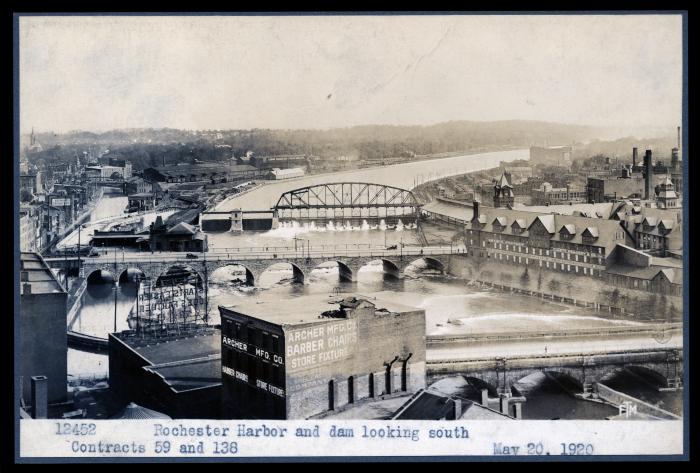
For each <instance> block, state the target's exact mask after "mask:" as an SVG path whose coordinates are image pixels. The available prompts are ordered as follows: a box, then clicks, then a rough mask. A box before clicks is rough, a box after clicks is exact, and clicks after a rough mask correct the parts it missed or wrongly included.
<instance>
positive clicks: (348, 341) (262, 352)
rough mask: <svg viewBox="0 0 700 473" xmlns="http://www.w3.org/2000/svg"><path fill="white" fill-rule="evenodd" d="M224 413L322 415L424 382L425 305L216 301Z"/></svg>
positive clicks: (353, 299) (357, 300) (350, 299)
mask: <svg viewBox="0 0 700 473" xmlns="http://www.w3.org/2000/svg"><path fill="white" fill-rule="evenodd" d="M219 311H220V313H221V334H222V338H221V356H222V359H221V370H222V383H223V409H224V417H226V418H232V419H236V418H257V419H307V418H317V417H324V416H326V415H329V414H334V413H337V412H338V411H341V410H344V409H348V408H350V407H354V406H356V405H357V404H359V403H362V402H370V401H374V400H377V399H387V398H391V397H395V396H405V395H406V394H407V393H411V392H415V391H417V390H418V389H422V388H424V387H425V311H424V310H423V309H419V308H416V307H410V306H406V305H402V304H397V303H393V302H389V301H384V300H381V299H376V298H374V297H369V296H363V295H360V294H353V295H336V296H331V297H329V296H323V295H317V296H309V297H304V298H291V299H287V300H279V301H275V302H274V303H271V302H260V303H258V302H255V301H250V302H249V301H246V302H243V303H241V304H237V305H235V306H231V307H223V306H220V307H219Z"/></svg>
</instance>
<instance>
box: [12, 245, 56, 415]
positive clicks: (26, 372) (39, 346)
mask: <svg viewBox="0 0 700 473" xmlns="http://www.w3.org/2000/svg"><path fill="white" fill-rule="evenodd" d="M67 304H68V293H67V292H66V290H65V288H64V287H63V286H62V285H61V283H60V282H59V281H58V279H57V278H56V276H54V274H53V272H52V271H51V268H49V266H48V265H47V264H46V261H44V259H43V258H42V257H41V255H39V253H25V252H22V253H21V254H20V297H19V309H20V314H19V324H20V339H19V344H20V348H21V353H22V357H21V358H20V360H19V361H20V363H19V371H18V373H17V374H18V375H19V376H20V382H21V383H22V397H23V399H24V400H25V402H30V398H31V381H30V378H31V377H33V376H45V377H46V378H48V379H47V384H48V392H47V393H46V395H47V398H46V399H44V401H46V400H48V402H50V403H56V402H65V400H66V397H67V391H68V387H67V386H68V385H67V376H68V375H67V371H68V358H67V346H68V340H67V336H66V313H67V312H68V306H67Z"/></svg>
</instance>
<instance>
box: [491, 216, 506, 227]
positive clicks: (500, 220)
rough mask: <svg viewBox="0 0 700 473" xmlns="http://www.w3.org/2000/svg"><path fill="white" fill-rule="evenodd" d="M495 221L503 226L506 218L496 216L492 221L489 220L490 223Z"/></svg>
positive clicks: (492, 223)
mask: <svg viewBox="0 0 700 473" xmlns="http://www.w3.org/2000/svg"><path fill="white" fill-rule="evenodd" d="M496 222H498V225H500V226H502V227H505V226H506V223H508V220H507V219H506V218H505V217H496V218H494V219H493V222H491V225H494V224H496Z"/></svg>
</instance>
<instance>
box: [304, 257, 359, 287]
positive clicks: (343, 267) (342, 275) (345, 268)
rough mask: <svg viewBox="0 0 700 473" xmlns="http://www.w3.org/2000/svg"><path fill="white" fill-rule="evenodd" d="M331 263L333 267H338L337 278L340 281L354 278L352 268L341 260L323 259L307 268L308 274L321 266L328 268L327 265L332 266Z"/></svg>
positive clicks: (349, 280)
mask: <svg viewBox="0 0 700 473" xmlns="http://www.w3.org/2000/svg"><path fill="white" fill-rule="evenodd" d="M332 265H335V267H337V268H338V279H339V280H341V281H347V282H351V281H352V280H353V279H354V278H355V276H356V275H355V272H354V271H353V269H352V268H351V267H350V265H349V264H348V263H346V262H344V261H342V260H328V261H324V262H322V263H319V264H317V265H315V266H313V267H310V268H309V275H311V273H312V272H313V271H316V270H319V269H321V268H324V267H325V268H328V267H333V266H332Z"/></svg>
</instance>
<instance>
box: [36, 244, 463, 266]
mask: <svg viewBox="0 0 700 473" xmlns="http://www.w3.org/2000/svg"><path fill="white" fill-rule="evenodd" d="M222 250H223V249H222ZM222 250H218V249H217V250H216V251H212V252H206V253H186V252H155V253H147V252H129V253H122V254H121V255H118V256H117V257H116V262H118V263H125V262H141V263H148V262H193V261H204V260H205V259H206V260H207V261H222V260H278V259H302V258H315V259H323V258H339V257H346V258H385V257H386V258H396V257H404V256H408V257H424V256H444V255H450V254H463V253H464V252H465V251H466V250H465V248H463V247H459V246H454V245H453V246H427V247H425V246H403V247H401V246H398V247H397V248H396V249H391V250H389V249H386V248H385V247H383V246H375V247H369V248H362V247H356V248H353V247H350V246H349V245H348V246H346V245H339V246H335V247H332V248H331V247H328V246H326V247H324V246H310V247H304V246H303V245H299V247H297V248H296V249H295V248H294V247H257V248H250V249H247V250H245V251H231V249H229V251H222ZM236 250H238V249H236ZM188 254H192V255H194V256H196V258H193V257H192V256H190V257H188V256H187V255H188ZM65 259H66V258H62V257H56V258H47V259H46V260H47V261H48V262H52V261H63V260H65ZM68 259H75V258H68ZM114 262H115V256H114V254H112V253H110V252H109V251H107V252H105V255H104V256H97V257H90V258H84V259H83V263H84V264H88V263H93V264H94V263H99V264H104V263H114Z"/></svg>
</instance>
